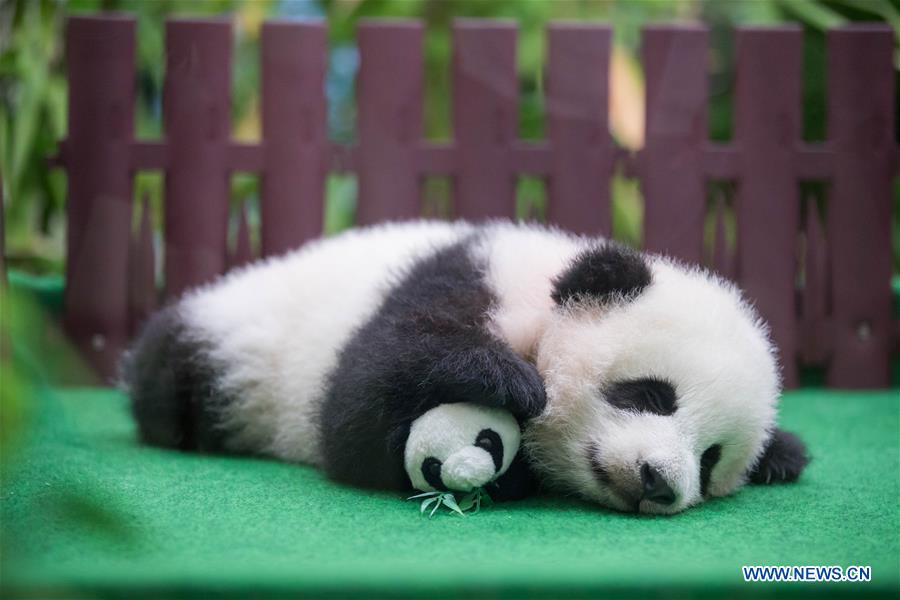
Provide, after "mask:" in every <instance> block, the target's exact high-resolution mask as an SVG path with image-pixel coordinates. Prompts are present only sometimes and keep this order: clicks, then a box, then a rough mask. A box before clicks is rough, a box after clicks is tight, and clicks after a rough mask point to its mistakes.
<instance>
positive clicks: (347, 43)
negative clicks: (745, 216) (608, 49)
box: [0, 0, 900, 272]
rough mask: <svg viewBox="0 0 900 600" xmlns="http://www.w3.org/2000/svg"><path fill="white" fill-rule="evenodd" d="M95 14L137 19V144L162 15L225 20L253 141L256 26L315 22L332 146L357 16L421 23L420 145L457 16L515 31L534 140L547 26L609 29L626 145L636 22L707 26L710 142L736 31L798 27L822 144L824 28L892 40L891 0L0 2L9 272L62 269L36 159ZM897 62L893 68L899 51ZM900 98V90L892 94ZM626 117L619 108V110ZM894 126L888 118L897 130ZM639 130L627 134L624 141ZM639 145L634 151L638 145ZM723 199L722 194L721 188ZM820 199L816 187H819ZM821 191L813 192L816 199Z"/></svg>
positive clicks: (620, 222)
mask: <svg viewBox="0 0 900 600" xmlns="http://www.w3.org/2000/svg"><path fill="white" fill-rule="evenodd" d="M103 10H113V11H123V12H128V13H131V14H133V15H134V16H135V17H136V19H137V28H138V31H137V63H138V64H137V78H136V79H137V80H136V92H137V93H136V106H135V111H136V112H135V123H136V132H135V133H136V136H137V137H138V138H144V139H153V138H157V137H158V136H159V135H160V133H161V112H162V107H161V97H162V94H161V90H162V78H163V69H164V61H163V52H164V34H165V29H164V26H163V23H164V21H165V19H166V18H167V17H177V16H187V15H190V16H212V15H231V16H232V17H233V19H234V21H235V23H236V27H235V56H234V61H235V62H234V70H233V71H234V86H233V123H234V135H235V137H236V138H237V139H240V140H244V141H252V140H254V139H257V138H258V135H259V114H258V108H259V91H258V90H259V69H258V54H257V52H258V50H257V47H258V35H259V25H260V23H261V22H262V21H263V20H264V19H266V18H278V17H285V18H291V17H322V18H326V19H327V21H328V25H329V36H330V42H331V56H330V71H329V79H328V82H327V83H328V84H327V92H328V96H329V105H330V106H329V129H330V132H331V136H332V138H334V139H337V140H340V141H349V140H351V139H352V137H353V128H354V126H353V120H354V108H353V87H352V86H353V73H354V70H355V65H356V57H355V48H354V32H355V26H356V23H357V22H358V20H359V19H361V18H369V17H411V18H419V19H422V20H423V21H424V22H425V26H426V36H425V66H426V70H425V86H426V102H425V124H424V125H425V131H426V134H427V135H428V136H429V137H431V138H436V139H443V138H449V137H450V135H451V131H450V127H451V120H450V112H451V107H450V100H451V98H452V95H451V93H450V80H449V65H450V57H451V40H450V25H451V22H452V20H453V19H455V18H458V17H485V18H504V19H511V20H514V21H515V22H516V23H517V25H518V27H519V38H518V63H519V64H518V68H519V77H520V92H521V93H520V132H519V133H520V136H521V137H522V138H524V139H537V138H541V137H542V136H543V135H544V121H543V112H544V111H543V108H544V107H543V88H542V82H543V61H544V53H545V47H544V46H545V37H544V35H545V34H544V31H545V26H546V24H547V22H548V21H549V20H551V19H572V20H588V21H604V22H610V23H612V24H613V26H614V44H615V47H614V61H615V62H616V64H615V65H614V67H617V66H618V67H621V68H620V69H618V70H616V69H615V68H614V70H615V73H613V76H614V78H615V77H617V78H620V79H621V81H618V80H615V79H614V85H613V88H614V93H617V92H616V91H615V90H624V91H622V92H619V93H621V94H624V96H623V103H622V104H620V105H619V109H616V108H614V111H615V110H621V114H614V115H612V119H611V124H612V133H613V135H614V137H615V138H616V139H617V141H618V142H619V143H621V144H623V145H625V146H628V147H634V146H635V145H637V144H638V143H639V136H640V130H641V127H642V123H641V122H637V123H635V122H634V121H635V116H634V114H637V115H638V119H637V121H640V111H637V112H636V113H635V112H634V111H632V113H634V114H631V113H629V111H628V107H630V106H631V107H635V106H637V107H639V106H641V105H642V104H641V103H642V101H643V100H642V97H641V96H642V93H643V82H642V76H641V73H640V68H639V61H638V59H637V57H638V51H639V49H638V45H639V40H640V28H641V26H643V25H644V24H646V23H648V22H658V21H671V20H695V21H696V20H701V21H703V22H706V23H707V24H709V26H710V28H711V50H710V65H711V76H710V81H711V87H710V90H711V97H710V124H709V129H710V136H711V138H712V139H714V140H727V139H729V137H730V135H731V95H732V86H733V80H734V78H733V70H732V69H733V36H732V30H733V28H734V26H736V25H742V24H777V23H784V22H799V23H800V24H802V25H803V27H804V28H805V30H806V36H805V41H804V54H805V56H804V59H805V67H804V82H803V103H804V123H803V133H804V137H805V138H806V139H808V140H821V139H824V137H825V99H824V85H825V77H824V30H825V29H826V28H828V27H831V26H835V25H839V24H841V23H843V22H845V21H847V20H880V21H885V22H888V23H890V24H892V26H893V27H894V29H895V31H897V32H898V36H900V9H898V2H897V0H753V1H737V0H735V1H731V0H669V1H667V0H643V1H639V0H560V1H550V0H546V1H542V0H533V1H524V0H494V1H491V2H487V1H482V0H293V1H289V0H247V1H240V0H155V1H147V0H71V1H69V2H65V1H63V0H6V1H5V2H3V3H0V172H2V175H3V192H4V198H5V209H6V245H7V250H6V251H7V255H8V262H9V263H10V264H11V265H12V266H14V267H19V268H24V269H26V270H29V271H33V272H48V271H50V272H61V271H62V269H63V268H64V257H63V254H64V234H65V226H64V225H65V224H64V211H63V206H64V198H65V176H64V174H63V173H62V172H60V171H59V170H54V169H49V168H48V167H47V163H46V158H47V157H48V156H50V155H52V154H53V153H54V152H55V147H56V142H57V141H58V140H59V139H61V138H62V137H64V135H65V131H66V80H65V57H64V49H63V27H64V22H65V17H66V16H67V15H69V14H75V13H95V12H100V11H103ZM897 56H898V58H897V60H896V61H895V62H896V64H897V65H898V67H900V52H898V55H897ZM898 87H900V86H898ZM622 107H624V109H623V108H622ZM898 121H900V120H898ZM635 132H638V133H635ZM636 140H637V142H636ZM162 186H163V179H162V175H161V173H158V172H157V173H139V174H137V176H136V177H135V186H134V188H135V197H136V198H140V197H143V196H144V195H146V196H148V197H149V199H150V205H151V207H152V210H153V219H154V222H155V224H156V226H157V228H159V227H160V223H161V218H160V217H161V197H162ZM725 188H727V186H725ZM450 189H451V185H450V183H449V182H447V181H442V180H441V179H440V178H435V180H433V181H428V182H426V184H425V186H424V196H425V198H424V204H425V212H426V213H427V214H431V215H435V216H442V215H446V214H448V212H449V207H450V200H449V197H450ZM517 189H518V196H519V201H518V214H519V216H520V217H537V218H540V217H541V215H542V214H543V213H544V209H545V201H546V193H545V190H544V183H543V181H541V180H540V179H538V178H531V177H523V178H521V180H520V182H519V185H518V187H517ZM821 189H822V190H824V189H825V188H824V187H823V188H821ZM257 190H258V177H256V176H255V175H251V174H236V176H235V177H234V179H233V185H232V195H233V203H234V204H235V205H236V206H237V205H238V204H239V203H240V202H242V201H247V205H248V208H249V211H248V212H249V215H250V222H251V227H254V228H255V227H257V226H258V211H257V210H256V196H257ZM823 193H824V192H823ZM355 195H356V185H355V179H354V178H353V177H347V176H333V177H330V178H329V181H328V185H327V203H326V217H325V227H326V231H328V232H333V231H337V230H339V229H342V228H344V227H346V226H349V225H350V224H352V221H353V210H354V207H355ZM894 204H895V210H894V215H895V216H894V220H895V235H894V244H895V268H896V269H897V270H900V225H898V224H897V223H898V219H900V216H898V215H900V186H898V193H896V194H895V202H894ZM613 205H614V206H613V227H614V236H615V237H617V238H620V239H623V240H625V241H627V242H629V243H633V244H638V243H640V229H641V228H640V224H641V210H642V203H641V198H640V192H639V188H638V186H637V185H636V184H635V183H634V182H633V181H628V180H624V179H622V178H616V180H615V181H614V182H613Z"/></svg>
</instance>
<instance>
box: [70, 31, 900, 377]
mask: <svg viewBox="0 0 900 600" xmlns="http://www.w3.org/2000/svg"><path fill="white" fill-rule="evenodd" d="M357 34H358V45H359V53H360V65H359V72H358V74H357V86H356V87H357V115H358V118H357V142H356V143H355V144H347V145H342V144H335V143H333V142H331V141H329V139H328V136H327V129H326V110H327V106H326V99H325V92H324V81H325V73H326V68H327V56H328V55H327V50H328V48H327V36H326V26H325V24H324V23H317V22H269V23H266V24H264V25H263V28H262V34H261V45H260V61H261V115H262V140H261V141H260V143H257V144H248V143H237V142H235V141H234V140H233V139H232V138H231V125H230V117H229V115H230V110H231V104H230V102H231V101H230V87H231V64H232V63H231V61H232V56H231V53H232V25H231V23H230V22H229V21H224V20H172V21H169V22H168V23H167V26H166V43H165V48H166V62H165V64H166V74H165V82H164V102H163V113H164V129H165V136H164V139H161V140H157V141H143V140H136V139H135V138H134V128H133V116H132V113H133V106H134V79H135V65H134V49H135V23H134V20H133V19H131V18H128V17H119V16H98V17H73V18H71V19H70V20H69V22H68V28H67V41H66V47H67V61H68V65H69V132H68V137H67V138H66V139H65V140H63V141H61V142H60V149H59V153H58V155H57V156H56V157H55V158H54V159H53V161H54V164H56V165H58V166H61V167H64V168H65V169H66V171H67V172H68V181H69V196H68V205H67V212H68V220H69V236H68V248H67V252H68V255H67V257H68V272H67V281H66V308H65V324H66V328H67V330H68V332H69V334H70V335H71V336H72V338H73V339H74V340H75V342H76V343H77V345H78V346H79V347H80V348H81V349H82V351H83V352H84V353H85V354H86V355H87V356H88V357H89V359H90V361H91V362H92V363H93V364H94V365H95V366H96V367H97V368H98V370H99V371H100V372H101V373H103V374H105V375H107V376H111V375H113V374H114V373H115V365H116V361H117V359H118V356H119V354H120V353H121V351H122V349H123V347H124V345H125V344H126V343H127V340H128V339H129V336H130V335H132V334H133V332H134V331H135V329H136V328H137V327H138V326H139V324H140V322H142V321H143V319H145V318H146V316H147V315H148V314H149V313H150V312H151V311H152V310H153V309H154V308H155V307H156V306H157V305H158V302H159V298H158V292H157V289H156V286H155V281H154V275H153V274H154V272H155V264H154V261H155V255H154V249H153V232H152V229H151V227H150V222H149V218H148V213H147V205H146V202H145V203H144V204H143V208H142V214H141V215H140V219H139V222H140V227H139V228H138V231H137V232H135V233H132V226H131V223H132V208H131V207H132V204H133V202H132V175H133V173H134V172H135V171H139V170H161V171H163V172H164V174H165V200H164V223H165V236H164V238H165V252H164V258H163V260H164V269H163V271H164V273H165V296H167V297H172V296H175V295H177V294H180V293H181V292H182V291H184V290H185V289H187V288H189V287H191V286H195V285H199V284H202V283H205V282H208V281H210V280H211V279H213V278H214V277H216V276H217V275H219V274H221V273H223V272H225V271H226V270H227V269H230V268H233V267H235V266H237V265H240V264H244V263H246V262H248V261H249V260H252V259H253V251H252V249H251V245H250V238H249V233H248V228H247V221H246V215H245V214H243V213H242V215H241V218H240V226H239V228H238V233H237V244H236V247H235V250H234V251H231V252H230V251H229V250H228V243H227V232H228V197H229V187H228V181H229V177H230V175H231V174H232V173H234V172H252V173H258V174H259V175H260V176H261V197H260V209H261V230H260V238H261V254H262V255H263V256H271V255H275V254H279V253H282V252H285V251H287V250H290V249H292V248H296V247H298V246H300V245H301V244H303V243H304V242H305V241H307V240H309V239H312V238H315V237H317V236H319V235H320V234H321V232H322V220H323V204H324V194H325V179H326V177H327V175H328V174H329V173H353V174H355V175H356V176H357V177H358V186H359V187H358V189H359V196H358V202H357V208H356V217H355V218H356V222H357V223H358V224H368V223H375V222H379V221H383V220H387V219H402V218H412V217H417V216H420V214H421V212H422V198H421V196H422V192H421V188H422V184H423V180H424V178H426V177H428V176H445V177H450V178H451V179H452V182H453V216H454V217H458V218H466V219H472V220H478V219H483V218H489V217H510V218H511V217H513V216H514V214H515V181H516V177H518V176H523V175H527V176H535V177H539V178H542V179H544V180H546V182H547V190H548V206H547V220H548V221H549V222H551V223H553V224H556V225H558V226H560V227H563V228H565V229H569V230H572V231H575V232H578V233H587V234H600V235H609V234H610V230H611V208H610V181H611V178H612V176H613V173H614V172H616V171H617V170H621V171H622V172H624V173H626V174H628V175H630V176H634V177H637V178H638V179H639V181H640V184H641V190H642V194H643V197H644V205H645V206H644V240H645V247H646V248H647V249H648V250H651V251H658V252H663V253H666V254H670V255H673V256H676V257H679V258H681V259H683V260H685V261H689V262H695V263H704V264H707V266H710V267H711V268H713V269H715V270H716V271H718V272H719V273H720V274H721V275H723V276H724V277H727V278H729V279H732V280H734V281H735V282H737V283H738V284H739V285H741V286H742V287H743V288H744V289H745V290H746V292H747V294H748V296H749V297H750V298H751V299H752V301H753V302H754V303H755V304H756V306H757V307H758V308H759V310H760V312H761V314H762V315H763V316H764V318H765V319H766V320H767V321H768V322H769V324H770V325H771V328H772V335H773V338H774V340H775V342H776V343H777V345H778V348H779V350H780V352H781V358H782V363H783V365H784V379H785V383H786V384H787V385H788V386H793V385H796V383H797V381H798V366H799V365H813V366H821V367H824V368H825V370H826V376H827V382H828V383H829V384H830V385H832V386H837V387H879V386H885V385H887V384H888V371H889V368H888V361H889V358H890V353H891V351H892V349H893V347H894V345H895V344H896V342H897V339H898V326H897V324H896V323H895V322H894V321H893V320H892V315H891V291H890V276H891V248H890V233H891V232H890V210H891V208H890V202H891V200H890V194H891V185H892V180H893V178H894V177H895V176H896V174H897V172H898V165H900V153H898V149H897V145H896V140H895V139H894V129H895V124H894V118H895V117H894V110H893V107H894V102H895V99H894V98H895V93H896V90H895V89H894V70H893V65H892V53H893V44H894V41H893V34H892V31H891V30H890V29H889V28H888V27H886V26H881V25H874V24H873V25H853V26H848V27H842V28H839V29H834V30H831V31H829V32H828V38H827V50H828V57H827V73H828V82H827V89H828V139H827V140H826V141H824V142H822V143H817V144H811V143H806V142H804V141H803V140H802V137H801V87H800V86H801V81H802V77H801V74H802V68H803V65H802V32H801V30H800V29H799V28H797V27H791V26H788V27H777V28H760V27H750V28H742V29H738V30H737V31H736V33H735V35H736V56H737V63H736V81H735V96H734V104H735V109H734V115H735V118H734V138H733V140H732V141H730V142H728V143H722V144H714V143H711V142H710V141H709V140H708V135H707V104H708V77H709V75H708V68H707V55H708V43H709V40H708V37H709V34H708V31H707V30H706V28H704V27H703V26H699V25H696V26H694V25H677V26H674V25H673V26H669V25H655V26H651V27H647V28H645V29H644V31H643V37H642V61H643V67H644V72H645V77H646V81H647V90H646V96H647V97H646V140H645V144H644V147H643V148H642V149H641V150H639V151H637V152H628V151H625V150H624V149H622V148H620V147H617V146H616V145H615V144H614V142H613V140H612V138H611V136H610V133H609V127H608V117H607V113H608V102H609V58H610V40H611V30H610V28H609V27H608V26H605V25H596V24H569V23H553V24H551V25H550V26H549V27H548V31H547V40H548V44H547V48H548V52H547V70H546V91H545V95H546V98H545V100H546V103H545V105H546V111H547V115H546V122H547V137H546V139H545V140H539V141H527V142H526V141H523V140H520V139H519V138H518V104H517V103H518V79H517V75H516V35H517V30H516V27H515V25H514V24H513V23H510V22H504V21H485V20H460V21H457V22H456V23H455V24H454V27H453V37H452V39H453V60H452V66H451V78H452V89H453V108H452V119H453V130H454V136H453V139H452V141H449V142H436V141H430V140H427V139H425V138H424V133H423V124H422V121H423V94H424V92H423V69H424V63H423V53H422V44H423V26H422V24H421V23H419V22H417V21H396V20H393V21H368V22H363V23H362V24H360V26H359V28H358V31H357ZM711 181H720V182H721V181H726V182H733V184H734V189H735V193H734V198H733V202H732V204H733V207H732V208H733V214H734V219H735V222H736V232H737V233H736V244H728V243H726V230H727V227H726V220H727V219H728V215H727V213H728V211H729V210H731V209H729V208H728V207H727V206H726V205H727V204H728V202H727V201H726V199H724V198H722V197H715V198H713V199H712V215H713V228H712V229H713V231H714V234H713V235H714V242H713V250H712V253H711V258H708V259H707V256H706V254H707V253H706V251H705V247H706V246H705V239H706V235H707V234H706V231H705V230H706V229H707V228H706V226H705V223H706V217H707V213H708V211H709V208H708V207H709V205H710V203H709V200H710V199H709V198H708V193H707V186H708V184H709V182H711ZM805 181H819V182H825V183H827V187H828V197H827V203H826V204H827V205H826V206H825V208H824V210H822V208H821V207H819V206H818V205H817V202H816V201H815V199H812V198H806V197H803V195H802V194H801V185H800V184H801V182H805ZM732 246H733V247H732Z"/></svg>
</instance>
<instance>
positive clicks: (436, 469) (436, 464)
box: [422, 456, 447, 492]
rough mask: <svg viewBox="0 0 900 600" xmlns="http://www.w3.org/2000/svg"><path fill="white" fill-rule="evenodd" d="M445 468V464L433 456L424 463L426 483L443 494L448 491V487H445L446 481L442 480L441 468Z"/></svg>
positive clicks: (423, 472)
mask: <svg viewBox="0 0 900 600" xmlns="http://www.w3.org/2000/svg"><path fill="white" fill-rule="evenodd" d="M443 466H444V464H443V463H442V462H441V461H440V460H438V459H436V458H435V457H433V456H429V457H428V458H426V459H425V460H423V461H422V476H423V477H424V478H425V481H427V482H428V485H430V486H431V487H433V488H434V489H436V490H440V491H442V492H443V491H447V486H445V485H444V480H443V479H441V468H442V467H443Z"/></svg>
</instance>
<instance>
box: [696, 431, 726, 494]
mask: <svg viewBox="0 0 900 600" xmlns="http://www.w3.org/2000/svg"><path fill="white" fill-rule="evenodd" d="M720 458H722V446H720V445H719V444H715V445H713V446H710V447H709V448H707V449H706V451H705V452H704V453H703V454H702V455H701V456H700V494H701V495H703V496H705V495H706V490H707V489H709V478H710V477H711V476H712V470H713V467H715V466H716V464H718V462H719V459H720Z"/></svg>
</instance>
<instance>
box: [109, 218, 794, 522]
mask: <svg viewBox="0 0 900 600" xmlns="http://www.w3.org/2000/svg"><path fill="white" fill-rule="evenodd" d="M123 381H124V384H125V386H126V388H127V390H128V392H129V393H130V396H131V399H132V406H133V412H134V415H135V417H136V420H137V423H138V430H139V434H140V437H141V438H142V440H143V441H145V442H146V443H149V444H154V445H159V446H165V447H173V448H180V449H183V450H198V451H210V452H213V451H225V452H236V453H253V454H261V455H267V456H271V457H275V458H279V459H283V460H286V461H295V462H301V463H307V464H310V465H314V466H317V467H319V468H321V469H322V470H323V471H324V472H325V473H326V474H327V475H328V476H329V477H331V478H333V479H335V480H338V481H341V482H346V483H350V484H354V485H358V486H366V487H377V488H389V489H404V490H405V489H410V488H416V489H419V490H424V491H427V490H437V489H449V490H454V491H467V490H471V489H473V488H476V487H482V486H487V487H488V488H489V489H490V490H491V493H492V495H496V496H499V497H500V498H515V497H521V496H523V495H527V494H528V493H530V492H531V491H532V490H534V489H535V481H537V482H538V483H540V485H542V486H544V487H547V488H550V489H555V490H559V491H562V492H566V493H575V494H578V495H580V496H582V497H584V498H587V499H590V500H593V501H596V502H598V503H600V504H602V505H604V506H607V507H610V508H614V509H618V510H623V511H636V512H645V513H675V512H678V511H681V510H683V509H685V508H687V507H689V506H692V505H695V504H697V503H699V502H702V501H703V500H704V499H706V498H708V497H711V496H722V495H725V494H729V493H731V492H733V491H734V490H736V489H737V488H738V487H740V486H741V485H743V484H744V483H746V482H753V483H771V482H777V481H791V480H794V479H796V478H797V477H798V476H799V474H800V472H801V471H802V469H803V468H804V466H805V465H806V462H807V458H806V451H805V448H804V446H803V444H802V443H801V442H800V441H799V440H798V439H797V438H796V437H795V436H793V435H792V434H789V433H785V432H783V431H781V430H779V429H778V428H777V427H776V425H775V412H776V403H777V400H778V396H779V392H780V384H779V374H778V369H777V365H776V361H775V358H774V353H773V348H772V345H771V343H770V341H769V340H768V336H767V331H766V328H765V325H764V324H763V323H762V322H761V321H760V319H759V318H758V317H757V315H756V314H755V313H754V311H753V309H752V308H751V307H750V306H749V305H748V304H747V303H746V302H745V301H744V300H743V299H742V298H741V295H740V293H739V292H738V290H736V289H735V288H734V287H733V286H732V285H730V284H728V283H726V282H724V281H722V280H720V279H718V278H716V277H714V276H712V275H710V274H709V273H707V272H705V271H703V270H700V269H698V268H692V267H686V266H683V265H681V264H679V263H677V262H674V261H672V260H669V259H666V258H663V257H659V256H654V255H649V254H639V253H637V252H635V251H632V250H629V249H627V248H625V247H622V246H619V245H616V244H614V243H611V242H607V241H604V240H603V239H599V238H587V237H576V236H573V235H570V234H566V233H564V232H561V231H558V230H555V229H550V228H545V227H541V226H534V225H517V224H512V223H507V222H492V223H488V224H484V225H472V224H467V223H461V222H457V223H444V222H427V221H414V222H408V223H398V224H386V225H381V226H376V227H371V228H365V229H358V230H353V231H350V232H347V233H344V234H342V235H339V236H336V237H332V238H328V239H323V240H320V241H316V242H313V243H310V244H307V245H306V246H304V247H303V248H301V249H299V250H296V251H294V252H291V253H289V254H286V255H284V256H281V257H278V258H272V259H268V260H266V261H262V262H259V263H256V264H254V265H251V266H248V267H246V268H243V269H241V270H238V271H235V272H232V273H230V274H228V275H226V276H224V277H222V278H220V279H219V280H218V281H216V282H214V283H212V284H210V285H207V286H205V287H202V288H199V289H197V290H194V291H192V292H189V293H188V294H187V295H185V296H184V297H183V298H182V299H180V300H179V301H177V302H176V303H174V304H172V305H170V306H169V307H167V308H165V309H164V310H162V311H161V312H160V313H158V314H157V315H156V316H154V317H153V318H152V319H151V320H150V322H149V323H148V324H147V326H146V327H145V330H144V332H143V333H142V335H141V336H140V337H139V339H138V340H137V342H136V343H135V346H134V348H133V349H132V350H131V351H130V352H129V354H128V355H127V356H126V360H125V363H124V370H123ZM520 443H521V446H522V448H521V451H520V449H519V446H520Z"/></svg>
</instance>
